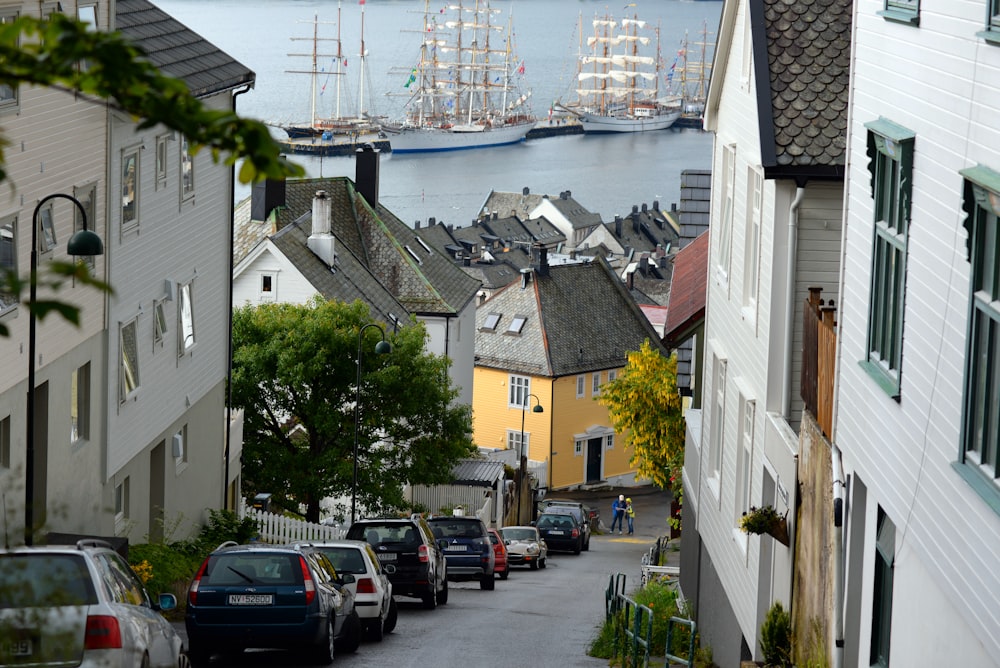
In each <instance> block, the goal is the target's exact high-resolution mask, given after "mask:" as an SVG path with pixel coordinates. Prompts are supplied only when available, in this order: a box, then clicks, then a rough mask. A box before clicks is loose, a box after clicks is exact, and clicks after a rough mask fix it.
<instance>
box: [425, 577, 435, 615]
mask: <svg viewBox="0 0 1000 668" xmlns="http://www.w3.org/2000/svg"><path fill="white" fill-rule="evenodd" d="M422 598H423V601H424V608H426V609H427V610H433V609H434V608H436V607H438V593H437V586H436V585H435V584H434V582H433V581H431V590H430V591H429V592H427V593H426V594H424V595H423V596H422Z"/></svg>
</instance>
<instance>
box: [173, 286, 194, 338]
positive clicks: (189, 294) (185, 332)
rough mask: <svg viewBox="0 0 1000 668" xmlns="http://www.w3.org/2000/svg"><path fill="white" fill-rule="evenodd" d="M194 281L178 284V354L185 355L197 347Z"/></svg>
mask: <svg viewBox="0 0 1000 668" xmlns="http://www.w3.org/2000/svg"><path fill="white" fill-rule="evenodd" d="M193 285H194V281H193V280H191V281H188V282H187V283H180V284H178V286H177V356H178V357H184V356H185V355H187V354H189V353H190V352H191V351H192V350H193V349H194V347H195V343H196V338H195V330H196V327H195V318H194V296H193Z"/></svg>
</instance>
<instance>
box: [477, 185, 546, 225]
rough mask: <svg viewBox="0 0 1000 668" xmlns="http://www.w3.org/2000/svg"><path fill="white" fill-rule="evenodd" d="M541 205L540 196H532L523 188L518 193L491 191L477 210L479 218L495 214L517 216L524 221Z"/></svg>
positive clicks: (528, 190)
mask: <svg viewBox="0 0 1000 668" xmlns="http://www.w3.org/2000/svg"><path fill="white" fill-rule="evenodd" d="M541 203H542V195H541V194H532V193H531V191H530V189H528V188H524V189H523V190H522V191H521V192H519V193H512V192H497V191H495V190H491V191H490V194H489V195H487V196H486V200H485V201H484V202H483V205H482V206H481V207H480V208H479V215H480V217H483V216H492V215H493V213H496V214H497V215H499V216H504V217H506V216H517V217H518V218H520V219H521V220H525V219H527V218H528V217H529V216H530V215H531V212H532V211H533V210H534V209H535V207H536V206H538V205H539V204H541Z"/></svg>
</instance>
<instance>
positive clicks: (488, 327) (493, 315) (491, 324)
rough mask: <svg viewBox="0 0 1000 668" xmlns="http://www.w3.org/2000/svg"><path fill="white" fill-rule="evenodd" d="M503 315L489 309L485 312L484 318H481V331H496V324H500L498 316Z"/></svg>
mask: <svg viewBox="0 0 1000 668" xmlns="http://www.w3.org/2000/svg"><path fill="white" fill-rule="evenodd" d="M502 317H503V314H502V313H497V312H496V311H490V312H489V313H487V314H486V318H485V319H484V320H483V326H482V327H480V328H479V331H481V332H495V331H497V326H498V325H499V324H500V318H502Z"/></svg>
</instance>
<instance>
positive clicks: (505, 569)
mask: <svg viewBox="0 0 1000 668" xmlns="http://www.w3.org/2000/svg"><path fill="white" fill-rule="evenodd" d="M489 532H490V544H491V545H493V561H494V566H493V572H494V573H496V574H497V575H499V576H500V579H501V580H506V579H507V578H508V577H510V564H509V563H508V561H507V544H506V543H505V542H504V539H503V538H501V537H500V532H499V531H497V530H496V529H489Z"/></svg>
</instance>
